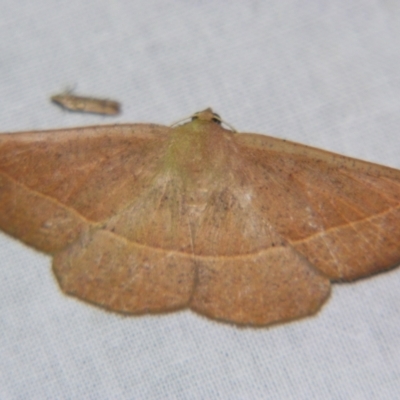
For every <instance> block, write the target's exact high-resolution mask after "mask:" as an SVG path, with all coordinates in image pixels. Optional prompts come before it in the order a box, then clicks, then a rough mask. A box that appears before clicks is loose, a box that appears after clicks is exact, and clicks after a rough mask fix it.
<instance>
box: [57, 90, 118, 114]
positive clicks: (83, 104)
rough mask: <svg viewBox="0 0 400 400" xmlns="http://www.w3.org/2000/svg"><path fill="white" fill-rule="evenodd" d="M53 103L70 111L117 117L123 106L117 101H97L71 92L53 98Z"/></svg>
mask: <svg viewBox="0 0 400 400" xmlns="http://www.w3.org/2000/svg"><path fill="white" fill-rule="evenodd" d="M51 101H52V102H53V103H56V104H58V105H60V106H61V107H63V108H65V109H66V110H69V111H78V112H85V113H94V114H104V115H117V114H119V113H120V110H121V105H120V103H118V102H117V101H113V100H106V99H96V98H94V97H84V96H76V95H74V94H72V93H71V92H65V93H61V94H57V95H55V96H52V97H51Z"/></svg>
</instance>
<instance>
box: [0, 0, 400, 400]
mask: <svg viewBox="0 0 400 400" xmlns="http://www.w3.org/2000/svg"><path fill="white" fill-rule="evenodd" d="M0 81H1V84H0V99H1V108H0V131H1V132H7V131H21V130H41V129H50V128H61V127H67V126H71V127H72V126H80V125H93V124H105V123H114V122H154V123H161V124H165V125H168V124H170V123H172V122H174V121H175V120H178V119H180V118H182V117H186V116H188V115H190V114H192V113H193V112H195V111H199V110H202V109H204V108H206V107H208V106H211V107H213V109H215V111H216V112H218V113H219V114H220V115H221V116H222V117H223V118H224V119H225V120H226V121H228V122H229V123H231V124H232V125H234V126H235V127H236V129H237V130H239V131H246V132H258V133H266V134H270V135H272V136H276V137H281V138H286V139H290V140H293V141H297V142H301V143H305V144H309V145H312V146H315V147H320V148H324V149H328V150H331V151H335V152H338V153H341V154H345V155H349V156H352V157H357V158H362V159H366V160H368V161H373V162H377V163H380V164H385V165H388V166H392V167H395V168H400V158H399V154H400V132H399V126H400V3H399V2H398V1H396V0H351V1H349V0H332V1H329V2H325V1H309V2H306V1H300V0H287V1H284V2H280V1H272V0H265V1H257V0H252V1H246V2H244V1H239V0H234V1H230V2H216V1H192V2H187V1H182V0H177V1H153V0H146V1H144V0H141V1H128V0H111V1H110V0H87V1H84V2H83V1H80V0H79V1H78V0H68V1H66V0H60V1H52V0H35V1H34V2H28V1H19V2H16V1H14V0H3V1H2V2H1V4H0ZM71 87H73V88H74V89H75V92H76V93H77V94H86V95H91V96H97V97H108V98H111V99H116V100H119V101H121V102H122V104H123V114H122V115H121V116H119V117H117V118H115V119H110V118H107V117H103V116H95V115H88V114H86V115H85V114H73V113H68V112H65V111H63V110H60V109H59V108H57V107H55V106H53V105H51V104H50V103H49V96H50V95H51V94H54V93H57V92H60V91H63V90H65V89H66V88H71ZM399 366H400V270H399V269H394V270H393V271H391V272H388V273H385V274H381V275H379V276H375V277H372V278H369V279H365V280H362V281H360V282H357V283H354V284H342V285H334V287H333V292H332V295H331V298H330V300H329V301H328V303H327V304H326V305H325V306H324V307H323V308H322V310H321V311H320V312H319V313H318V314H317V315H316V316H314V317H311V318H307V319H302V320H299V321H296V322H293V323H289V324H284V325H277V326H273V327H270V328H266V329H243V328H237V327H234V326H230V325H225V324H221V323H217V322H214V321H210V320H207V319H205V318H203V317H200V316H198V315H196V314H194V313H192V312H190V311H183V312H179V313H172V314H168V315H163V316H143V317H121V316H119V315H115V314H110V313H107V312H105V311H102V310H101V309H98V308H95V307H93V306H90V305H87V304H86V303H83V302H80V301H78V300H75V299H73V298H70V297H67V296H65V295H63V294H62V293H61V291H60V290H59V288H58V285H57V283H56V281H55V278H54V277H53V275H52V272H51V258H50V257H48V256H46V255H43V254H41V253H38V252H36V251H34V250H32V249H30V248H28V247H26V246H25V245H23V244H21V243H20V242H18V241H16V240H14V239H12V238H10V237H9V236H6V235H5V234H1V235H0V399H188V398H190V399H228V398H229V399H244V398H249V399H250V398H252V399H258V398H260V399H263V398H264V399H322V398H324V399H381V400H382V399H395V398H399V393H400V368H399Z"/></svg>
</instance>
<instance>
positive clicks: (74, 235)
mask: <svg viewBox="0 0 400 400" xmlns="http://www.w3.org/2000/svg"><path fill="white" fill-rule="evenodd" d="M0 210H1V212H0V228H1V229H2V230H4V231H5V232H7V233H8V234H10V235H12V236H14V237H16V238H18V239H20V240H22V241H23V242H24V243H26V244H28V245H30V246H33V247H34V248H36V249H38V250H39V251H43V252H46V253H49V254H52V255H53V257H54V258H53V270H54V273H55V275H56V277H57V279H58V282H59V284H60V286H61V289H62V290H63V291H64V292H65V293H67V294H69V295H72V296H75V297H77V298H80V299H82V300H85V301H88V302H90V303H92V304H95V305H98V306H100V307H104V308H106V309H108V310H111V311H116V312H120V313H127V314H145V313H161V312H167V311H174V310H180V309H184V308H190V309H192V310H194V311H196V312H198V313H200V314H202V315H205V316H207V317H210V318H213V319H216V320H219V321H225V322H231V323H235V324H239V325H253V326H265V325H268V324H271V323H276V322H280V321H288V320H292V319H295V318H300V317H304V316H308V315H311V314H314V313H315V312H316V311H317V310H318V309H319V308H320V307H321V305H322V304H323V303H324V302H325V301H326V299H327V298H328V296H329V292H330V284H331V282H334V281H353V280H355V279H358V278H362V277H365V276H368V275H371V274H375V273H377V272H380V271H384V270H387V269H389V268H391V267H393V266H395V265H396V264H398V263H399V262H400V171H397V170H394V169H391V168H387V167H383V166H379V165H375V164H371V163H367V162H363V161H358V160H354V159H351V158H347V157H343V156H340V155H337V154H333V153H329V152H326V151H322V150H318V149H315V148H311V147H307V146H303V145H300V144H295V143H291V142H287V141H283V140H280V139H274V138H271V137H268V136H264V135H257V134H243V133H234V132H232V131H230V130H227V129H224V128H223V127H222V126H221V125H220V119H219V117H218V116H217V115H216V114H214V113H213V112H212V111H211V110H210V109H207V110H205V111H202V112H200V113H198V114H195V116H194V117H193V119H192V121H191V122H189V123H186V124H184V125H180V126H177V127H174V128H170V127H166V126H160V125H153V124H132V125H112V126H93V127H85V128H76V129H60V130H52V131H47V132H24V133H8V134H2V135H0Z"/></svg>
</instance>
